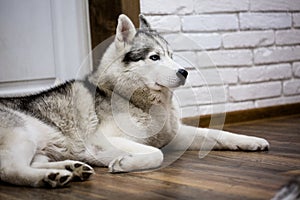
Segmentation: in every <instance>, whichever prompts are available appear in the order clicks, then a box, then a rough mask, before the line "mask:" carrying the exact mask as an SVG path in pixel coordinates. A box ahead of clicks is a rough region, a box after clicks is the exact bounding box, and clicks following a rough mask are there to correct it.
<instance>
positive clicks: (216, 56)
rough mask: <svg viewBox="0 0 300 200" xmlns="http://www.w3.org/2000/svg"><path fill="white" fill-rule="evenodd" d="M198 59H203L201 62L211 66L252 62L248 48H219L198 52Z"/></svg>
mask: <svg viewBox="0 0 300 200" xmlns="http://www.w3.org/2000/svg"><path fill="white" fill-rule="evenodd" d="M198 56H199V59H200V58H202V59H203V63H201V61H200V63H199V64H202V65H203V64H213V66H220V67H221V66H245V65H251V64H252V52H251V51H250V50H244V49H243V50H221V51H207V52H199V53H198Z"/></svg>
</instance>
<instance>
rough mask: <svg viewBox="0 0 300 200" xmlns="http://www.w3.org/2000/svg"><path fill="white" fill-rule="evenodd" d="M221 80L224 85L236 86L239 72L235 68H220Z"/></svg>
mask: <svg viewBox="0 0 300 200" xmlns="http://www.w3.org/2000/svg"><path fill="white" fill-rule="evenodd" d="M218 71H219V73H220V76H221V79H222V81H223V83H224V84H234V83H237V82H238V70H237V69H235V68H223V69H222V68H219V69H218Z"/></svg>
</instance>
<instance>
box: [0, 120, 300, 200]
mask: <svg viewBox="0 0 300 200" xmlns="http://www.w3.org/2000/svg"><path fill="white" fill-rule="evenodd" d="M225 129H226V130H228V131H233V132H238V133H242V134H247V135H255V136H263V137H265V138H266V139H268V140H269V142H270V144H271V149H270V151H268V152H230V151H213V152H210V153H209V154H208V155H207V156H206V157H204V158H202V159H199V157H198V152H186V153H185V154H184V155H183V156H182V157H181V158H180V159H178V160H177V161H176V162H174V163H172V164H171V165H170V166H167V167H165V168H163V169H160V170H156V171H152V172H135V173H125V174H109V173H108V172H107V169H106V168H96V169H95V170H96V172H97V174H96V175H94V176H93V177H92V178H91V180H89V181H87V182H76V183H72V184H71V185H70V186H69V187H67V188H61V189H33V188H26V187H14V186H10V185H7V184H4V183H0V199H1V200H2V199H3V200H9V199H16V200H21V199H22V200H24V199H25V200H26V199H28V200H41V199H46V200H47V199H70V200H71V199H78V200H85V199H89V200H92V199H122V200H123V199H143V200H145V199H202V200H203V199H209V200H211V199H214V200H217V199H230V200H233V199H243V200H245V199H270V198H271V197H272V196H273V195H274V194H275V192H276V191H277V190H278V189H279V188H280V186H281V185H282V184H284V183H286V182H287V181H288V180H289V179H290V178H291V177H293V176H295V175H300V115H294V116H288V117H281V118H272V119H265V120H260V121H253V122H247V123H240V124H235V125H229V126H227V127H226V128H225Z"/></svg>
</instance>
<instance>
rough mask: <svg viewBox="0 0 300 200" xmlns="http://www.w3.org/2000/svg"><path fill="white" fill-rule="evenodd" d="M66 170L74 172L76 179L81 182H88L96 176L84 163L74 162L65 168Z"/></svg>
mask: <svg viewBox="0 0 300 200" xmlns="http://www.w3.org/2000/svg"><path fill="white" fill-rule="evenodd" d="M65 168H66V170H68V171H70V172H72V174H73V178H74V179H79V180H81V181H85V180H87V179H88V178H89V177H90V176H91V175H92V174H94V173H95V172H94V170H93V168H92V167H90V166H89V165H87V164H85V163H82V162H79V161H78V162H77V161H76V162H72V163H71V164H69V165H66V166H65Z"/></svg>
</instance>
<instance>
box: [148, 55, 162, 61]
mask: <svg viewBox="0 0 300 200" xmlns="http://www.w3.org/2000/svg"><path fill="white" fill-rule="evenodd" d="M149 58H150V59H151V60H153V61H157V60H159V59H160V57H159V55H152V56H150V57H149Z"/></svg>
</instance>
